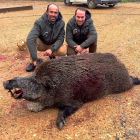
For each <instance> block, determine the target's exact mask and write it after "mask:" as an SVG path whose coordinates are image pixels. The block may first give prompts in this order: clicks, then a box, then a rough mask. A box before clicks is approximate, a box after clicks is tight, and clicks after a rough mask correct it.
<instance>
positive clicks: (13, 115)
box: [0, 0, 140, 140]
mask: <svg viewBox="0 0 140 140" xmlns="http://www.w3.org/2000/svg"><path fill="white" fill-rule="evenodd" d="M49 3H50V2H45V1H42V2H39V1H25V0H20V1H19V0H15V1H12V0H1V2H0V8H7V7H16V6H27V5H33V10H26V11H18V12H6V13H0V139H1V140H18V139H20V140H25V139H27V140H51V139H53V140H78V139H83V140H88V139H89V140H140V91H139V90H140V86H134V87H133V88H132V89H131V90H129V91H127V92H125V93H121V94H115V95H108V96H106V97H104V98H102V99H100V100H97V101H94V102H90V103H87V104H85V105H84V106H83V107H82V108H80V109H79V110H78V111H77V112H76V113H75V114H73V115H71V116H70V117H68V118H67V119H66V126H64V127H63V129H62V130H61V131H60V130H58V129H57V127H56V125H55V122H56V118H57V114H58V109H55V108H54V109H44V110H43V111H41V112H39V113H34V112H29V111H28V110H27V109H26V104H25V102H24V100H15V99H13V98H11V96H10V93H7V91H6V90H4V88H3V85H2V83H3V81H5V80H8V79H10V78H13V77H16V76H26V75H29V74H30V73H27V72H26V71H25V68H26V66H27V65H28V63H29V62H30V56H29V53H28V52H27V51H23V52H22V51H19V50H18V47H17V42H19V40H26V37H27V35H28V33H29V31H30V29H31V28H32V26H33V24H34V21H35V20H36V19H38V18H39V17H40V16H41V15H42V14H43V13H44V12H45V9H46V7H47V5H48V4H49ZM55 3H56V4H57V5H58V6H59V7H60V12H61V13H62V15H63V19H64V21H65V23H67V22H68V20H69V19H70V18H71V17H72V16H73V14H74V11H75V9H76V8H77V7H79V6H82V7H85V8H87V7H86V6H84V5H77V6H75V5H74V6H71V7H70V6H65V5H64V3H63V2H55ZM88 10H89V11H90V12H91V13H92V19H93V20H94V25H95V27H96V29H97V32H98V49H97V52H101V53H105V52H110V53H113V54H114V55H116V56H117V57H118V58H119V59H120V60H121V61H122V62H123V63H125V65H126V67H127V69H128V71H129V73H130V75H132V76H135V77H140V76H139V75H140V3H123V4H122V3H120V4H118V5H116V6H115V7H114V8H108V7H107V6H98V7H97V9H88ZM39 55H40V56H42V54H40V53H39Z"/></svg>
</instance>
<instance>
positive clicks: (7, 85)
mask: <svg viewBox="0 0 140 140" xmlns="http://www.w3.org/2000/svg"><path fill="white" fill-rule="evenodd" d="M17 78H18V77H15V78H13V79H11V80H8V81H4V82H3V87H4V88H5V89H13V87H14V86H16V80H17Z"/></svg>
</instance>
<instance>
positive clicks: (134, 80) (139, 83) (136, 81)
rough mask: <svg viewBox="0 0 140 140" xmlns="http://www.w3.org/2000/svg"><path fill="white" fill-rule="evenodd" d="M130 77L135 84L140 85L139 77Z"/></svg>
mask: <svg viewBox="0 0 140 140" xmlns="http://www.w3.org/2000/svg"><path fill="white" fill-rule="evenodd" d="M130 77H131V78H132V80H133V84H134V85H140V80H139V79H138V78H133V77H132V76H130Z"/></svg>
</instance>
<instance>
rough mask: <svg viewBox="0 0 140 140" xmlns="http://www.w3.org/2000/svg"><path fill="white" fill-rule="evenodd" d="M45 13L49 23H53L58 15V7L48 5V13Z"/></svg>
mask: <svg viewBox="0 0 140 140" xmlns="http://www.w3.org/2000/svg"><path fill="white" fill-rule="evenodd" d="M46 13H47V15H48V20H49V21H50V22H51V23H55V21H56V19H57V17H58V14H59V11H58V7H57V6H56V5H50V6H49V8H48V11H46Z"/></svg>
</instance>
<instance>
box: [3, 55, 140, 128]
mask: <svg viewBox="0 0 140 140" xmlns="http://www.w3.org/2000/svg"><path fill="white" fill-rule="evenodd" d="M40 62H41V61H40ZM134 84H140V81H139V79H138V78H133V77H130V76H129V74H128V71H127V69H126V67H125V65H124V64H123V63H121V62H120V61H119V60H118V59H117V58H116V57H115V56H114V55H113V54H110V53H104V54H102V53H91V54H82V55H78V56H77V55H72V56H68V57H63V58H60V59H54V60H49V61H45V62H43V63H41V64H40V65H39V66H38V67H37V68H36V69H35V71H34V72H33V73H31V74H30V75H29V76H27V77H15V78H13V79H11V80H8V81H6V82H3V86H4V88H5V89H8V90H9V91H10V92H11V93H12V90H13V89H15V88H19V90H15V94H17V97H20V98H24V99H25V100H26V101H27V106H28V109H29V110H31V111H36V112H37V111H40V110H42V109H43V108H44V107H58V108H59V113H58V117H57V121H56V125H57V127H58V128H59V129H62V127H63V125H64V124H65V118H66V117H67V116H70V115H71V114H73V113H74V112H75V111H77V110H78V109H79V108H80V107H81V106H82V105H83V104H84V103H86V102H90V101H94V100H96V99H99V98H101V97H102V96H104V95H107V94H113V93H121V92H124V91H126V90H129V89H130V88H131V87H132V86H133V85H134Z"/></svg>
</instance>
